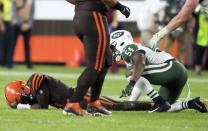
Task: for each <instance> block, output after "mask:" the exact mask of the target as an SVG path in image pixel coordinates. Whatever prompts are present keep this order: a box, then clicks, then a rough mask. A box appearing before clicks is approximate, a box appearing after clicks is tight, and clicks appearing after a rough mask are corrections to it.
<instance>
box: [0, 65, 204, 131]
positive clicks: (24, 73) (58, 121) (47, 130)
mask: <svg viewBox="0 0 208 131" xmlns="http://www.w3.org/2000/svg"><path fill="white" fill-rule="evenodd" d="M82 70H83V68H76V69H70V68H66V67H64V66H40V65H39V66H35V69H34V70H26V69H25V67H24V66H21V65H20V66H19V65H18V66H16V67H15V69H13V70H8V69H5V68H0V88H1V90H0V131H65V130H68V131H141V130H142V131H208V123H207V121H208V113H203V114H202V113H198V112H196V111H194V110H186V111H182V112H177V113H152V114H150V113H148V112H133V111H132V112H113V115H112V116H111V117H92V116H86V117H76V116H64V115H62V110H57V109H54V108H50V109H49V110H13V109H11V108H9V106H8V105H7V104H6V102H5V98H4V94H3V91H4V86H5V85H6V84H7V83H8V82H10V81H12V80H16V79H20V80H24V81H26V80H27V78H28V77H29V76H30V75H31V74H32V73H34V72H40V73H47V74H50V75H51V76H53V77H55V78H57V79H60V80H62V81H63V82H65V83H66V84H68V85H71V86H75V85H76V79H77V78H78V76H79V74H80V73H81V71H82ZM124 72H125V71H124V70H120V72H119V73H118V74H110V73H109V74H108V75H107V77H106V81H105V83H104V86H103V91H102V95H106V96H110V97H112V98H114V99H118V100H119V98H118V97H119V95H120V93H121V89H122V88H123V87H124V86H125V85H126V84H127V83H128V82H127V81H126V80H125V78H124V75H123V74H124ZM189 78H190V80H189V81H190V86H191V92H192V94H191V97H192V98H194V97H196V96H202V97H203V98H205V99H206V100H208V79H207V78H208V72H204V74H203V77H197V76H196V75H195V73H194V72H193V71H189ZM156 88H158V87H156ZM187 92H188V89H187V88H184V90H183V92H182V94H181V96H180V99H184V98H186V96H187ZM141 99H142V100H149V99H148V98H147V97H145V95H143V96H142V97H141ZM120 100H124V99H120Z"/></svg>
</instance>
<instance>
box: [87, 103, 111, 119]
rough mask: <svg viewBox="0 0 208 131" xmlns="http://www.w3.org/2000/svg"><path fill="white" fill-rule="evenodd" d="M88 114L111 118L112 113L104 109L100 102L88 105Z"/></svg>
mask: <svg viewBox="0 0 208 131" xmlns="http://www.w3.org/2000/svg"><path fill="white" fill-rule="evenodd" d="M87 112H88V113H90V114H92V115H93V116H111V114H112V112H110V111H108V110H107V109H106V108H105V107H103V106H102V105H101V103H100V101H99V100H96V101H94V102H92V103H90V104H88V105H87Z"/></svg>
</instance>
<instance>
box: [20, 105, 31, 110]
mask: <svg viewBox="0 0 208 131" xmlns="http://www.w3.org/2000/svg"><path fill="white" fill-rule="evenodd" d="M17 109H31V105H29V104H18V105H17Z"/></svg>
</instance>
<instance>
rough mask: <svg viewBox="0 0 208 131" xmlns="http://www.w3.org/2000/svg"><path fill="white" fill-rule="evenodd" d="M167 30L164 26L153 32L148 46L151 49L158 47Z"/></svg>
mask: <svg viewBox="0 0 208 131" xmlns="http://www.w3.org/2000/svg"><path fill="white" fill-rule="evenodd" d="M168 33H169V32H168V30H167V29H166V28H163V29H162V30H160V31H159V32H158V33H156V34H154V35H153V36H152V38H151V39H150V41H149V46H150V48H152V49H155V48H158V46H159V42H160V39H161V38H163V37H164V36H165V35H167V34H168Z"/></svg>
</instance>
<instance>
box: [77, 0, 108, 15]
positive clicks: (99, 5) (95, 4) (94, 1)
mask: <svg viewBox="0 0 208 131" xmlns="http://www.w3.org/2000/svg"><path fill="white" fill-rule="evenodd" d="M82 10H84V11H98V12H100V13H102V14H106V12H107V7H106V5H105V4H104V3H103V2H101V1H100V0H76V5H75V11H82Z"/></svg>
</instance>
